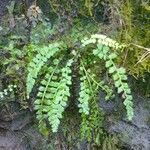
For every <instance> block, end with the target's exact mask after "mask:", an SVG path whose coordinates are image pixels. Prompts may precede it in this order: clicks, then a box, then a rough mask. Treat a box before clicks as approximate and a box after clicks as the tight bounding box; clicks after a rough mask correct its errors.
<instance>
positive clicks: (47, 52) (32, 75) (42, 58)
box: [26, 43, 60, 98]
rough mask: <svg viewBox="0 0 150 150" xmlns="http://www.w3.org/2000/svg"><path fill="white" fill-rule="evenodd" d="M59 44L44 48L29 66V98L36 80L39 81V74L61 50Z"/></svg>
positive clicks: (27, 85)
mask: <svg viewBox="0 0 150 150" xmlns="http://www.w3.org/2000/svg"><path fill="white" fill-rule="evenodd" d="M59 45H60V44H58V43H53V44H49V45H48V46H44V47H43V48H42V49H41V50H40V51H39V53H38V54H37V55H36V56H35V57H34V58H33V59H32V61H31V62H30V63H29V65H28V68H27V70H28V75H27V81H26V87H27V98H29V95H30V93H31V91H32V88H33V86H34V84H35V80H36V79H37V76H38V73H39V71H40V70H41V68H42V66H43V65H44V64H45V63H46V62H47V60H48V59H49V58H50V57H52V56H53V55H54V54H56V52H58V51H59V50H60V49H59Z"/></svg>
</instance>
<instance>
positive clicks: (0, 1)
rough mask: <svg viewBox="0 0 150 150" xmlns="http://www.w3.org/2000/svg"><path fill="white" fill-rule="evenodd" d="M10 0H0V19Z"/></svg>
mask: <svg viewBox="0 0 150 150" xmlns="http://www.w3.org/2000/svg"><path fill="white" fill-rule="evenodd" d="M9 1H10V0H0V21H1V19H2V17H3V15H4V14H5V13H6V6H7V5H8V4H9Z"/></svg>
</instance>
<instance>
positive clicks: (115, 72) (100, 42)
mask: <svg viewBox="0 0 150 150" xmlns="http://www.w3.org/2000/svg"><path fill="white" fill-rule="evenodd" d="M82 43H83V44H82V45H83V46H86V45H88V44H96V45H97V48H96V49H94V50H93V54H94V55H95V56H98V57H99V58H100V59H103V60H104V61H105V66H106V68H107V69H108V72H109V73H110V74H111V75H112V78H113V80H114V84H115V87H116V88H117V89H118V93H119V94H120V93H122V97H123V98H124V99H125V100H124V105H125V107H126V110H127V117H128V119H129V120H131V119H132V118H133V102H132V99H133V98H132V95H131V90H130V88H129V86H128V84H127V75H126V71H125V69H124V68H123V67H120V68H118V67H117V66H116V65H115V63H114V59H115V58H116V57H117V54H116V53H114V52H111V51H110V48H115V49H121V48H124V47H125V45H124V44H122V45H120V44H119V43H117V42H116V41H114V40H112V39H110V38H107V37H106V36H104V35H97V34H96V35H92V36H91V38H90V39H85V40H83V41H82Z"/></svg>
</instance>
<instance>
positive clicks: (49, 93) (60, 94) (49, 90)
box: [35, 59, 73, 132]
mask: <svg viewBox="0 0 150 150" xmlns="http://www.w3.org/2000/svg"><path fill="white" fill-rule="evenodd" d="M72 62H73V61H72V59H70V60H68V62H67V64H66V66H65V67H63V68H62V69H61V70H58V68H57V67H58V64H57V63H59V61H57V60H55V61H54V63H55V65H56V67H55V68H54V69H53V68H51V72H50V74H46V76H45V78H44V79H43V80H42V81H41V86H40V87H39V92H38V99H37V100H36V101H35V109H36V110H37V119H38V120H39V122H42V123H43V116H45V114H47V115H46V116H45V117H46V118H45V119H48V121H49V124H50V125H51V127H52V131H53V132H57V130H58V126H59V124H60V119H61V118H62V113H63V112H64V109H65V107H66V106H67V101H68V97H69V96H70V92H69V86H70V85H71V76H70V73H71V69H70V66H71V64H72ZM49 70H50V68H49ZM56 72H57V73H56ZM58 73H60V77H59V78H60V79H59V80H58V76H59V74H58Z"/></svg>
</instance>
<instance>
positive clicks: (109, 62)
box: [105, 60, 113, 68]
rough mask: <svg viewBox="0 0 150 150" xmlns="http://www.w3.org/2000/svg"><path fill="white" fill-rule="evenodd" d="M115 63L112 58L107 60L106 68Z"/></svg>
mask: <svg viewBox="0 0 150 150" xmlns="http://www.w3.org/2000/svg"><path fill="white" fill-rule="evenodd" d="M112 65H113V63H112V61H111V60H108V61H106V65H105V66H106V68H109V67H110V66H112Z"/></svg>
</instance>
